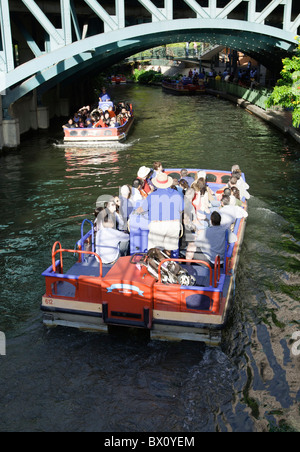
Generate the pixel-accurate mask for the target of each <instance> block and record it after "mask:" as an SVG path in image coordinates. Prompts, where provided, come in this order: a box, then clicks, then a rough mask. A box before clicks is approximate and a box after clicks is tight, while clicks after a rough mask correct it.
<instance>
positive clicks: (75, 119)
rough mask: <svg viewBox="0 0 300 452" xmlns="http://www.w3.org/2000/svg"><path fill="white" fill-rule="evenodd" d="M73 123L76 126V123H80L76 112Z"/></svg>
mask: <svg viewBox="0 0 300 452" xmlns="http://www.w3.org/2000/svg"><path fill="white" fill-rule="evenodd" d="M73 121H74V123H75V124H78V123H79V121H80V115H79V113H78V112H76V113H75V114H74V118H73Z"/></svg>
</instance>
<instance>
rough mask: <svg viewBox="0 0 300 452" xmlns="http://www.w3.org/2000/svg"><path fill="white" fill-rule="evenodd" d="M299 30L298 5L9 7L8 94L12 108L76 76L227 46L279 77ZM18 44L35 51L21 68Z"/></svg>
mask: <svg viewBox="0 0 300 452" xmlns="http://www.w3.org/2000/svg"><path fill="white" fill-rule="evenodd" d="M89 21H92V23H89ZM33 24H34V25H33ZM93 26H94V30H93ZM299 27H300V6H299V1H298V0H46V1H40V0H1V3H0V29H1V40H0V93H1V94H2V96H3V103H4V108H7V107H8V106H9V105H10V104H11V103H13V102H15V101H16V100H17V99H19V98H20V97H22V96H24V95H25V94H27V93H28V92H30V91H32V90H34V89H35V88H38V87H45V88H46V87H47V86H51V85H53V84H55V83H58V82H59V81H62V80H64V79H66V78H67V77H69V76H71V75H72V74H74V73H75V72H76V73H81V72H82V73H84V72H88V71H92V70H93V69H94V68H99V69H100V68H104V67H105V66H109V65H111V64H113V63H115V62H118V61H120V60H122V59H123V58H125V57H128V56H131V55H132V54H135V53H138V52H140V51H142V50H146V49H148V48H151V47H156V46H159V45H162V44H168V43H171V42H180V41H181V42H182V41H208V42H211V43H214V44H216V45H224V46H227V47H230V48H232V49H234V50H240V51H243V52H244V53H246V54H248V55H249V56H252V57H253V58H255V59H256V60H258V61H259V62H261V63H263V64H264V65H265V66H267V67H269V68H270V69H271V70H272V69H273V70H277V69H278V68H279V67H280V65H281V59H282V57H284V56H287V55H288V54H289V53H291V52H292V51H293V49H294V48H295V46H296V42H295V39H294V37H295V35H296V34H297V32H298V30H299ZM95 30H96V31H95ZM88 33H89V34H92V35H93V36H88ZM16 36H17V37H16ZM14 39H17V40H18V39H21V41H22V43H23V44H24V46H25V47H26V45H27V51H26V50H23V53H22V62H23V64H21V65H20V66H17V67H16V65H15V61H14V54H13V47H14V42H15V41H14ZM43 39H44V42H43ZM24 46H23V47H24ZM24 52H25V53H24ZM32 56H33V58H32Z"/></svg>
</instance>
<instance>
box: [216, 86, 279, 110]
mask: <svg viewBox="0 0 300 452" xmlns="http://www.w3.org/2000/svg"><path fill="white" fill-rule="evenodd" d="M209 88H211V89H213V90H216V91H221V92H222V93H227V94H231V95H232V96H235V97H238V98H240V99H245V100H247V101H248V102H250V103H251V104H254V105H256V106H257V107H260V108H262V109H263V110H267V107H266V101H267V99H268V98H269V97H270V95H271V93H272V91H270V90H268V89H267V88H261V89H250V88H246V87H243V86H240V85H237V84H235V83H230V82H223V81H218V80H209Z"/></svg>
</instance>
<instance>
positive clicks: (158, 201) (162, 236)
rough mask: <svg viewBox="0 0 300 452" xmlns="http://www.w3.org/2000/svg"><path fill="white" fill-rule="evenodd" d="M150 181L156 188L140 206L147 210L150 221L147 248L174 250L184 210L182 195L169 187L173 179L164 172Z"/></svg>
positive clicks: (176, 248)
mask: <svg viewBox="0 0 300 452" xmlns="http://www.w3.org/2000/svg"><path fill="white" fill-rule="evenodd" d="M152 183H153V185H154V186H155V187H156V189H157V190H155V191H154V192H153V193H151V194H149V196H148V197H147V198H146V199H145V200H144V201H143V203H142V207H141V208H140V209H143V211H144V212H148V218H149V222H150V223H149V236H148V249H151V248H161V249H163V250H166V251H176V250H178V247H179V235H180V230H181V217H182V212H183V210H184V203H183V199H182V196H180V194H179V193H178V192H177V190H173V189H172V188H171V187H172V185H173V183H174V182H173V179H172V178H171V177H170V176H168V175H167V174H165V173H159V174H158V175H157V176H156V177H155V178H154V179H153V180H152Z"/></svg>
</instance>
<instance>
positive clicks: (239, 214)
mask: <svg viewBox="0 0 300 452" xmlns="http://www.w3.org/2000/svg"><path fill="white" fill-rule="evenodd" d="M219 212H220V214H221V218H222V221H221V224H222V226H225V225H227V226H231V225H232V224H233V223H234V222H235V221H236V220H237V219H240V218H247V217H248V212H247V211H246V210H245V209H243V208H242V207H239V206H237V205H235V206H233V205H230V197H229V196H226V195H225V196H223V197H222V200H221V208H220V211H219Z"/></svg>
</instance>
